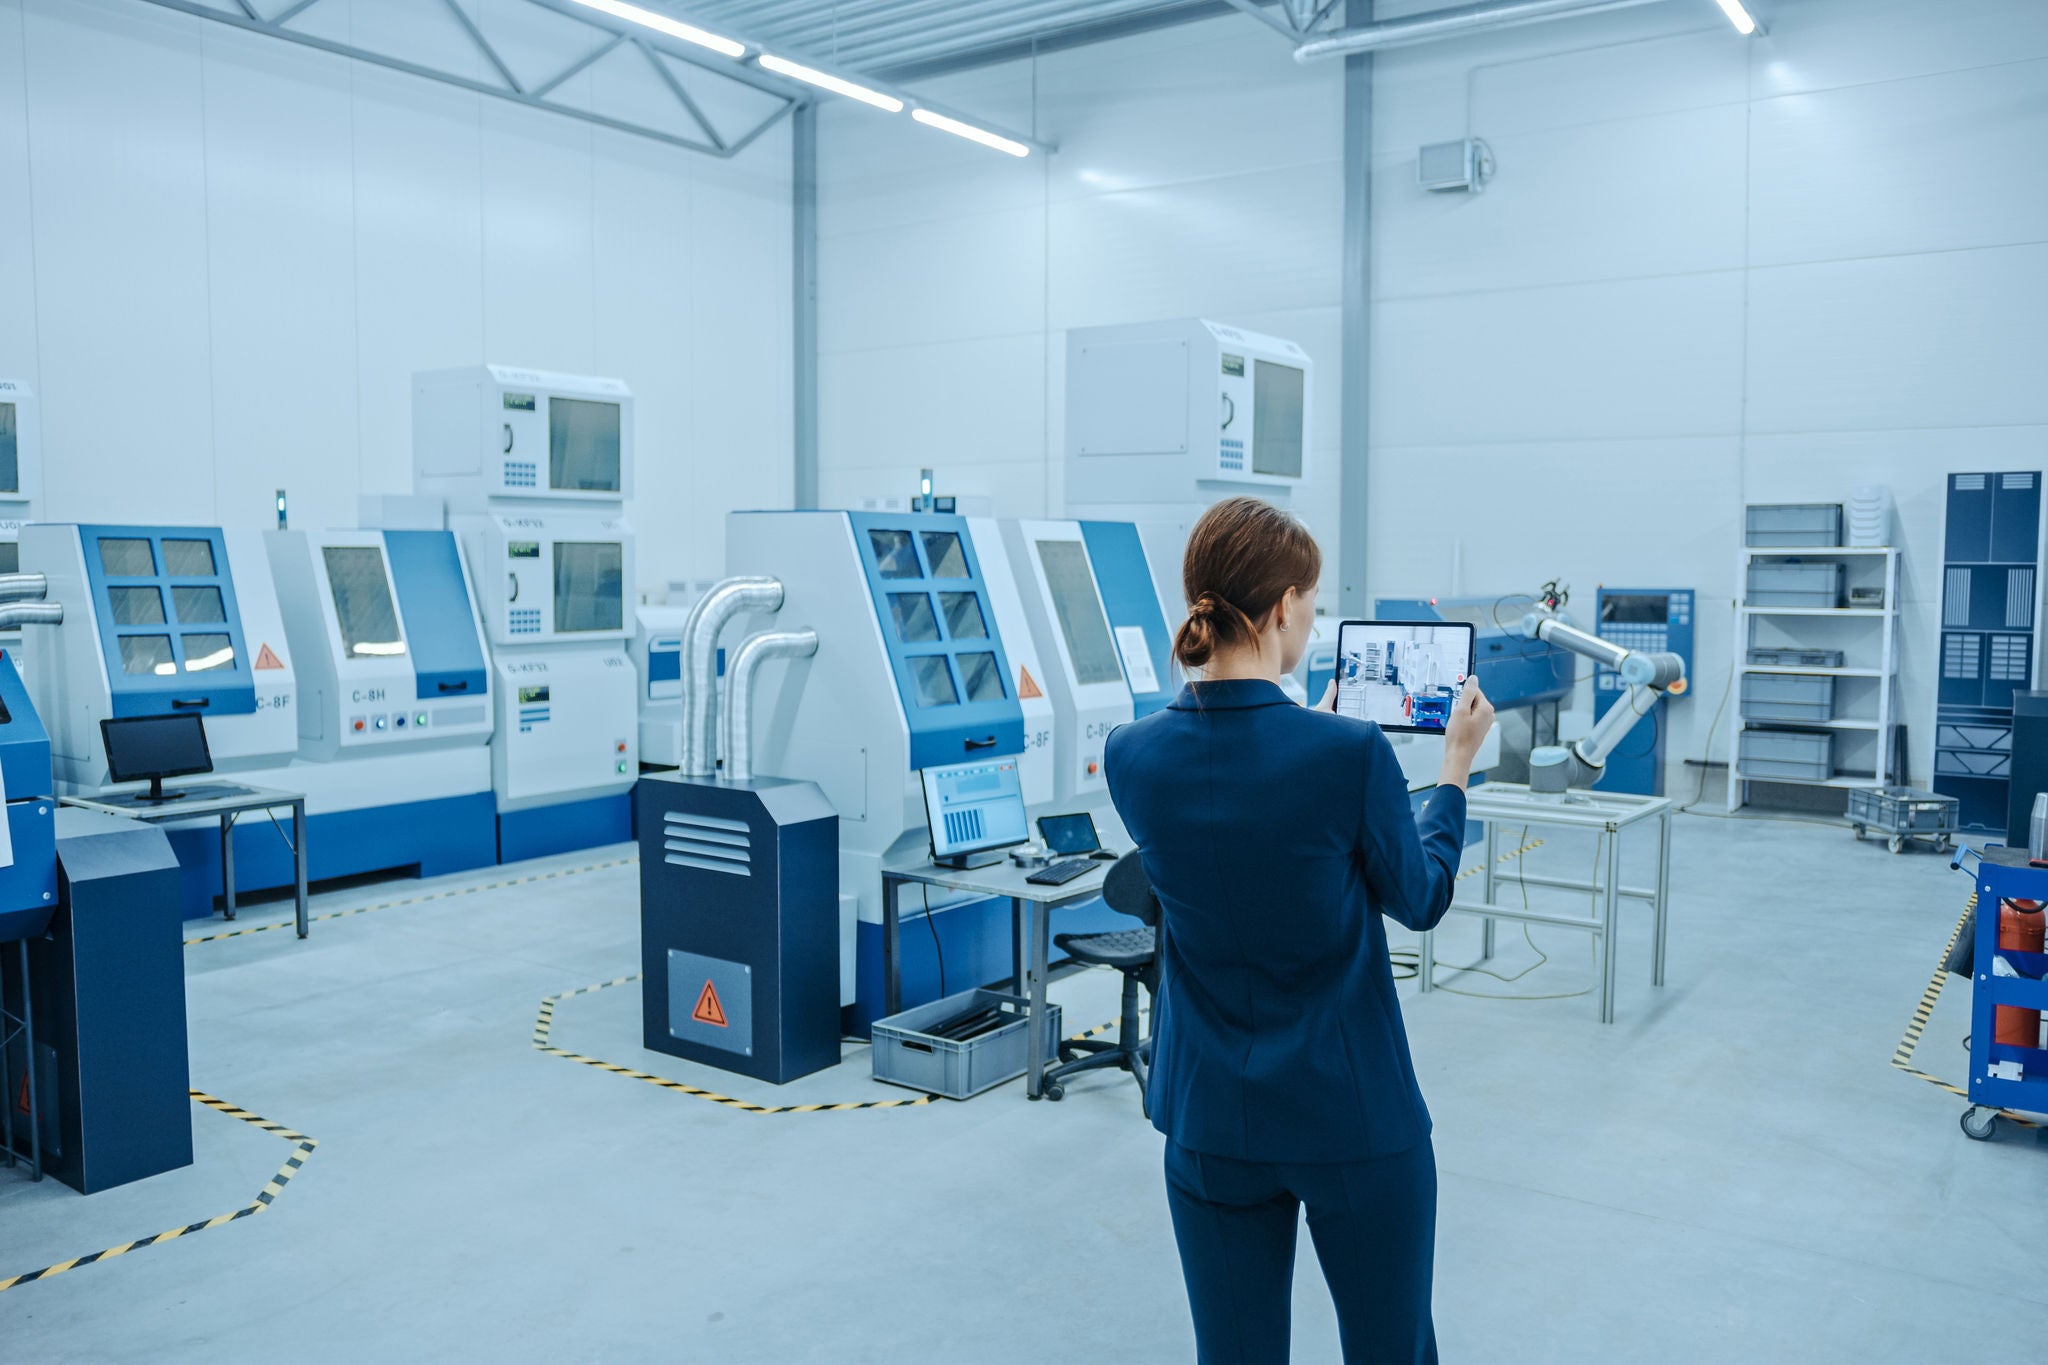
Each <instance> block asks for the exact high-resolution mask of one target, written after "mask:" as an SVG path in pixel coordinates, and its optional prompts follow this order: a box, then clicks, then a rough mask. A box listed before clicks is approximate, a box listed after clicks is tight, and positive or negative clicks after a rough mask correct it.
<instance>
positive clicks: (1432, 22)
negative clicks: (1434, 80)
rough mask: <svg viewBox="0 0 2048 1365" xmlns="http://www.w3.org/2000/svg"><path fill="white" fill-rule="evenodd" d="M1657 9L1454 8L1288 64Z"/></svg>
mask: <svg viewBox="0 0 2048 1365" xmlns="http://www.w3.org/2000/svg"><path fill="white" fill-rule="evenodd" d="M1663 3H1664V0H1508V3H1505V4H1486V5H1460V6H1459V7H1458V8H1456V9H1440V10H1434V11H1431V12H1429V13H1426V14H1417V15H1414V16H1412V17H1410V18H1407V19H1388V20H1386V21H1385V22H1384V23H1378V24H1364V25H1361V26H1360V27H1358V28H1348V29H1344V30H1342V31H1340V32H1337V33H1332V34H1331V35H1329V36H1328V37H1326V38H1317V39H1314V40H1312V41H1310V42H1306V43H1303V44H1302V45H1301V46H1300V47H1297V48H1295V49H1294V60H1295V61H1297V62H1313V61H1319V60H1321V59H1322V58H1324V57H1342V56H1345V55H1347V54H1349V53H1353V52H1376V51H1378V50H1379V49H1381V48H1383V47H1408V46H1410V45H1412V44H1415V43H1433V42H1436V41H1437V40H1439V39H1442V38H1462V37H1464V36H1466V35H1467V34H1472V33H1490V32H1492V31H1494V30H1495V29H1503V28H1519V27H1521V26H1522V25H1524V24H1541V23H1545V22H1547V21H1549V20H1552V19H1576V18H1578V17H1579V16H1580V15H1583V14H1604V13H1606V12H1607V11H1608V10H1616V9H1634V8H1635V7H1636V6H1638V5H1660V4H1663Z"/></svg>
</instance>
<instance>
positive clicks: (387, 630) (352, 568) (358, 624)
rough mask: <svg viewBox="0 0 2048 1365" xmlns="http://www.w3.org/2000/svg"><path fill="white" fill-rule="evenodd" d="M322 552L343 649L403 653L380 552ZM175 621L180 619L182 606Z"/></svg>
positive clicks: (362, 548) (361, 654) (356, 548)
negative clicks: (325, 562)
mask: <svg viewBox="0 0 2048 1365" xmlns="http://www.w3.org/2000/svg"><path fill="white" fill-rule="evenodd" d="M320 555H321V558H323V559H325V560H326V561H327V591H328V594H329V595H330V596H332V597H333V599H334V619H335V621H336V622H337V623H338V624H339V625H340V626H341V648H342V652H343V653H344V654H346V655H347V656H348V657H349V658H351V659H392V658H397V657H398V656H400V655H402V654H404V653H405V632H404V631H403V630H401V629H400V628H399V625H398V608H397V607H396V606H394V605H392V601H391V580H390V579H389V578H388V577H387V576H386V575H385V573H384V552H383V551H382V550H380V549H377V548H376V547H375V546H370V545H327V546H323V547H322V548H321V551H320ZM179 591H180V592H183V591H184V589H183V588H180V589H179ZM178 619H179V620H183V619H184V615H183V610H182V608H181V609H180V614H179V618H178Z"/></svg>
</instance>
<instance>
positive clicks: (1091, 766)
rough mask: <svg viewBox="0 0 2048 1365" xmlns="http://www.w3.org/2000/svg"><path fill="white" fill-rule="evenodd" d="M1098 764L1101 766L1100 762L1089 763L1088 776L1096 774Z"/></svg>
mask: <svg viewBox="0 0 2048 1365" xmlns="http://www.w3.org/2000/svg"><path fill="white" fill-rule="evenodd" d="M1098 766H1099V765H1098V764H1094V763H1090V764H1089V765H1088V776H1090V777H1093V776H1095V770H1096V768H1097V767H1098Z"/></svg>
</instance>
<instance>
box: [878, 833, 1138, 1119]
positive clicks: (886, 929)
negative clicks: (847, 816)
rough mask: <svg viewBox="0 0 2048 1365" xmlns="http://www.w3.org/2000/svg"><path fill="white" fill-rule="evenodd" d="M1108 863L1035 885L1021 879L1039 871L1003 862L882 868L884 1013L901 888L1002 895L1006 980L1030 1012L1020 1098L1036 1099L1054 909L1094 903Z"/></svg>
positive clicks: (891, 1005) (898, 1001) (898, 932)
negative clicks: (1008, 954)
mask: <svg viewBox="0 0 2048 1365" xmlns="http://www.w3.org/2000/svg"><path fill="white" fill-rule="evenodd" d="M1111 866H1113V864H1111V863H1108V862H1099V863H1097V864H1096V866H1095V868H1093V869H1091V870H1089V871H1087V872H1084V873H1082V874H1081V875H1080V876H1078V877H1076V878H1074V880H1072V881H1070V882H1068V883H1066V884H1065V885H1063V886H1034V885H1032V884H1031V883H1030V882H1027V881H1025V880H1024V879H1025V878H1026V877H1028V876H1030V875H1031V874H1032V873H1033V872H1036V871H1037V870H1038V869H1037V868H1027V867H1018V866H1017V865H1016V864H1015V863H1012V862H1011V861H1010V860H1009V858H1007V857H1005V858H1004V859H1003V860H1002V862H1000V863H994V864H991V865H990V866H988V867H977V868H972V869H970V870H967V871H964V872H963V871H960V870H958V869H955V868H950V867H939V866H936V865H935V864H932V863H929V862H923V863H914V864H906V865H901V866H897V867H884V868H883V869H882V983H883V984H882V1010H883V1013H884V1014H895V1013H896V1012H897V1011H898V1010H901V1009H902V1008H903V979H902V960H903V959H902V934H903V928H902V916H901V912H900V906H899V905H898V899H899V897H900V896H901V895H902V892H903V888H904V887H906V886H916V885H923V886H933V887H937V888H939V889H940V890H942V891H959V892H963V893H965V894H967V895H970V896H988V897H1000V898H1002V899H1005V900H1008V901H1009V902H1010V935H1011V939H1010V941H1011V945H1012V947H1011V951H1012V958H1011V961H1012V962H1013V964H1014V967H1013V970H1012V982H1013V985H1014V987H1015V991H1016V998H1017V1002H1018V1003H1019V1004H1021V1005H1023V1006H1024V1007H1025V1008H1026V1009H1027V1010H1028V1011H1029V1013H1028V1015H1027V1017H1028V1018H1029V1019H1030V1021H1031V1029H1032V1032H1033V1034H1034V1035H1035V1036H1034V1039H1033V1046H1032V1047H1031V1048H1030V1049H1029V1056H1030V1062H1029V1064H1028V1068H1027V1070H1026V1071H1025V1073H1024V1094H1025V1096H1026V1097H1027V1098H1030V1099H1034V1100H1035V1099H1037V1098H1038V1097H1039V1092H1040V1091H1041V1090H1042V1089H1043V1087H1044V1082H1045V1055H1046V1053H1047V1052H1048V1051H1050V1050H1051V1048H1052V1044H1053V1042H1054V1041H1055V1040H1054V1039H1053V1038H1052V1037H1050V1036H1049V1034H1048V1033H1047V1032H1046V1030H1047V1029H1048V1027H1049V1025H1050V1022H1051V1015H1050V1014H1049V1013H1048V1012H1047V1010H1046V1005H1045V986H1046V979H1047V977H1048V976H1050V975H1051V972H1052V927H1051V926H1052V912H1053V911H1055V910H1058V909H1059V908H1060V907H1062V906H1066V905H1074V904H1078V903H1079V902H1081V901H1088V900H1094V899H1095V898H1096V897H1098V896H1100V895H1101V894H1102V878H1103V876H1104V875H1105V874H1106V873H1107V872H1108V871H1109V869H1110V868H1111Z"/></svg>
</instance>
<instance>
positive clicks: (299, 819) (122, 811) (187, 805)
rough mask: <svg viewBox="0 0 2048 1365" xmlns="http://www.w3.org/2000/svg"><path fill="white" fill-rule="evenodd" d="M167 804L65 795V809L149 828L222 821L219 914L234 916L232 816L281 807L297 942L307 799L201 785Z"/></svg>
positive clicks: (302, 915)
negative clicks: (287, 830)
mask: <svg viewBox="0 0 2048 1365" xmlns="http://www.w3.org/2000/svg"><path fill="white" fill-rule="evenodd" d="M176 790H177V791H178V792H179V793H180V794H179V796H178V797H177V798H176V799H175V800H171V801H161V802H159V801H146V800H143V799H141V797H140V794H139V793H132V792H114V793H109V794H108V795H105V796H66V797H63V798H61V799H62V801H63V803H64V804H65V805H67V806H76V807H78V808H79V809H80V810H93V811H99V812H100V813H101V814H103V815H121V816H126V817H127V818H128V819H130V820H141V821H143V822H145V823H147V824H152V825H167V824H170V823H172V822H173V821H177V820H193V819H206V818H209V817H213V818H217V819H218V820H219V821H220V879H221V892H222V900H223V902H224V904H223V906H222V909H223V911H224V912H225V914H226V916H227V918H229V919H233V918H234V917H235V838H234V831H235V817H236V816H238V815H246V814H248V813H249V812H251V811H259V810H260V811H266V812H267V811H273V810H277V809H279V808H281V807H284V806H289V807H291V812H292V837H291V846H292V883H293V885H292V890H293V894H294V896H295V898H296V900H297V904H298V921H299V922H298V930H299V937H300V938H304V937H305V936H306V794H305V793H304V792H288V791H278V790H276V789H274V788H270V787H240V786H233V785H230V784H228V783H225V782H202V783H199V784H197V785H195V786H190V787H180V788H177V789H176Z"/></svg>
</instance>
